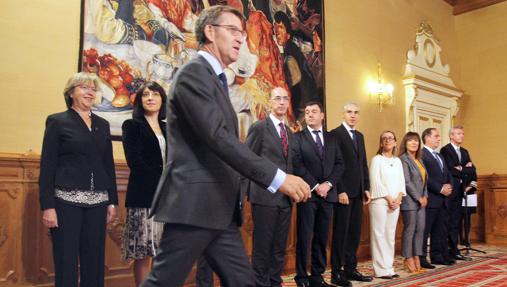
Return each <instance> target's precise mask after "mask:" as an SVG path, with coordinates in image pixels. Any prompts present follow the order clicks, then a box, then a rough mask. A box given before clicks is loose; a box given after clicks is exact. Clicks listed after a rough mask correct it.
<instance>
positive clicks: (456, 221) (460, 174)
mask: <svg viewBox="0 0 507 287" xmlns="http://www.w3.org/2000/svg"><path fill="white" fill-rule="evenodd" d="M449 139H450V140H451V142H450V143H448V144H446V145H445V146H444V147H442V149H441V150H440V152H441V153H442V156H444V158H445V161H446V163H447V168H448V169H449V173H450V174H451V175H452V190H453V191H454V192H453V193H452V195H451V196H450V197H449V199H450V200H449V204H450V208H449V252H450V255H451V257H454V259H456V260H466V261H470V260H472V259H471V258H470V257H465V256H463V255H461V254H460V252H459V250H458V237H459V226H460V222H461V220H462V217H463V215H464V213H463V208H462V206H461V205H462V200H463V196H464V194H467V193H470V192H473V191H474V190H475V187H476V186H477V184H476V180H477V173H476V171H475V166H474V165H473V163H472V160H471V159H470V155H469V154H468V151H467V150H466V149H465V148H463V147H461V144H462V143H463V141H464V139H465V132H464V130H463V127H462V126H455V127H453V128H451V130H450V131H449ZM469 219H470V218H468V221H467V223H470V221H469ZM468 228H470V226H468Z"/></svg>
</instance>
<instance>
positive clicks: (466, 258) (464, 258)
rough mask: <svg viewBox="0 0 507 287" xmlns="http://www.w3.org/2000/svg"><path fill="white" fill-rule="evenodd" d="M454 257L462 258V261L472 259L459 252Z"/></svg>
mask: <svg viewBox="0 0 507 287" xmlns="http://www.w3.org/2000/svg"><path fill="white" fill-rule="evenodd" d="M454 259H456V260H463V261H472V258H470V257H466V256H463V255H461V254H458V255H455V256H454Z"/></svg>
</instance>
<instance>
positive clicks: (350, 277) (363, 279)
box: [345, 270, 373, 282]
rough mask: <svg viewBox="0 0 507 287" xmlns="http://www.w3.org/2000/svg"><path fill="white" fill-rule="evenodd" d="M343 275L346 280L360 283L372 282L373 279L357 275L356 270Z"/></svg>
mask: <svg viewBox="0 0 507 287" xmlns="http://www.w3.org/2000/svg"><path fill="white" fill-rule="evenodd" d="M345 273H346V275H347V279H348V280H354V281H361V282H371V281H373V277H371V276H365V275H363V274H361V273H359V271H357V270H354V271H352V272H345Z"/></svg>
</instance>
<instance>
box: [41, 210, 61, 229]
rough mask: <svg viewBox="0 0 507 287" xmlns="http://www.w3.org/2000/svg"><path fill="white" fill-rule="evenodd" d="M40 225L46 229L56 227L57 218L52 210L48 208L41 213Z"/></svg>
mask: <svg viewBox="0 0 507 287" xmlns="http://www.w3.org/2000/svg"><path fill="white" fill-rule="evenodd" d="M42 223H43V224H44V226H46V227H48V228H53V227H58V217H57V216H56V210H55V209H54V208H49V209H46V210H44V211H43V212H42Z"/></svg>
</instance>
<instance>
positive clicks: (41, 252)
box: [0, 153, 507, 287]
mask: <svg viewBox="0 0 507 287" xmlns="http://www.w3.org/2000/svg"><path fill="white" fill-rule="evenodd" d="M38 174H39V157H38V156H37V155H21V154H1V153H0V287H3V286H16V287H18V286H48V287H49V286H53V284H52V282H53V280H54V273H53V263H52V255H51V252H52V248H51V240H50V236H49V233H48V230H47V228H45V227H44V226H43V225H42V222H41V211H40V208H39V204H38V184H37V182H38ZM128 175H129V171H128V167H127V165H126V164H125V162H117V163H116V176H117V183H118V192H119V198H120V208H118V218H117V220H115V221H114V222H113V223H111V224H109V225H108V227H107V239H106V264H105V270H106V286H108V287H133V286H134V283H133V277H132V263H131V262H124V261H122V260H121V258H120V254H121V253H120V252H121V246H120V242H121V235H122V230H123V224H124V223H123V222H124V220H125V208H124V207H123V204H124V202H125V193H126V188H127V182H128ZM478 197H479V207H478V212H477V214H475V215H474V216H473V217H472V234H471V238H472V240H474V241H484V239H486V241H487V242H488V243H494V244H500V243H505V244H507V175H503V176H499V175H488V176H480V177H479V190H478ZM485 211H486V213H485ZM295 214H296V209H295V208H294V209H293V217H292V220H291V228H290V234H289V240H288V243H287V252H286V258H285V259H286V264H285V269H284V272H285V273H292V272H294V266H295V249H296V226H295V224H296V216H295ZM363 214H364V216H363V223H362V234H361V244H360V247H359V252H358V257H359V259H360V260H364V259H369V258H370V244H369V241H370V234H369V216H368V209H367V206H364V207H363ZM485 217H486V218H491V220H489V219H488V224H485ZM252 228H253V226H252V219H251V209H250V205H249V204H248V203H246V204H245V222H244V226H243V227H242V229H241V234H242V236H243V241H244V243H245V248H246V250H247V254H248V255H249V256H250V255H251V250H252V236H251V235H252ZM485 228H486V232H485ZM402 229H403V225H402V220H401V217H400V220H399V223H398V228H397V232H396V233H397V236H396V238H397V239H396V242H397V244H396V250H397V252H398V253H399V250H400V247H401V244H400V239H401V231H402ZM329 237H330V239H331V234H330V236H329ZM329 252H330V245H328V253H329ZM328 261H329V260H328ZM194 277H195V270H193V271H192V272H191V274H190V275H189V277H188V280H187V282H186V286H193V285H194Z"/></svg>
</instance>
